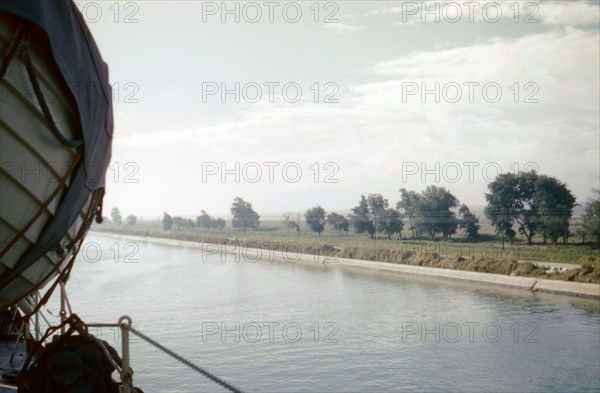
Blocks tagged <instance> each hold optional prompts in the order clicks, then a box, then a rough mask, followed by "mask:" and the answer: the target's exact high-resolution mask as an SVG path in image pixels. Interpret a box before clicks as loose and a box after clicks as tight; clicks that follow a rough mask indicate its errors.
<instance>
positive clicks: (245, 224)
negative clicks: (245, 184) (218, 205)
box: [231, 197, 260, 231]
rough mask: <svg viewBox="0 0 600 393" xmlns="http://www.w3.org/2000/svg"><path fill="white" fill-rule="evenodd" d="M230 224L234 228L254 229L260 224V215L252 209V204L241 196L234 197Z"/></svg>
mask: <svg viewBox="0 0 600 393" xmlns="http://www.w3.org/2000/svg"><path fill="white" fill-rule="evenodd" d="M231 214H232V215H233V219H232V220H231V226H232V227H234V228H242V229H243V230H244V231H245V230H246V229H248V228H249V229H256V228H258V226H259V224H260V216H259V215H258V214H257V213H256V212H255V211H254V209H252V204H251V203H249V202H246V201H244V200H243V199H242V198H239V197H238V198H235V199H234V200H233V204H232V205H231Z"/></svg>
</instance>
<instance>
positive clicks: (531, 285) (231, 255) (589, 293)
mask: <svg viewBox="0 0 600 393" xmlns="http://www.w3.org/2000/svg"><path fill="white" fill-rule="evenodd" d="M89 233H90V234H92V235H97V236H106V237H112V238H115V239H124V240H130V241H139V242H152V243H157V244H163V245H168V246H176V247H189V248H197V249H201V250H202V251H203V252H205V253H208V254H212V255H217V254H220V255H222V258H226V259H227V260H231V261H233V260H235V258H238V259H239V260H246V261H248V262H257V261H258V259H259V258H260V260H266V261H270V262H275V261H278V262H284V263H305V264H313V265H327V266H336V265H337V266H351V267H356V268H362V269H370V270H379V271H384V272H395V273H401V274H412V275H419V276H427V277H435V278H440V279H446V280H459V281H464V282H473V283H479V284H488V285H499V286H504V287H512V288H519V289H524V290H530V291H539V292H549V293H558V294H563V295H571V296H584V297H594V298H600V284H588V283H579V282H571V281H559V280H548V279H537V278H533V277H515V276H506V275H502V274H490V273H478V272H469V271H463V270H452V269H440V268H433V267H424V266H413V265H402V264H395V263H388V262H375V261H363V260H358V259H348V258H336V257H326V256H323V255H313V254H311V255H301V254H299V253H297V252H296V250H294V249H293V248H292V249H290V250H288V251H287V252H285V251H277V250H269V249H267V248H264V249H253V248H245V247H236V246H233V245H227V246H225V245H221V244H213V243H199V242H193V241H184V240H174V239H163V238H157V237H145V236H134V235H122V234H113V233H106V232H93V231H90V232H89Z"/></svg>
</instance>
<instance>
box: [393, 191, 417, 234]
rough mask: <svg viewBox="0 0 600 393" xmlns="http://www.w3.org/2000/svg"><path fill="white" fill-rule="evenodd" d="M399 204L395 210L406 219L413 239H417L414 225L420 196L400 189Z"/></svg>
mask: <svg viewBox="0 0 600 393" xmlns="http://www.w3.org/2000/svg"><path fill="white" fill-rule="evenodd" d="M400 197H401V199H400V202H398V203H397V204H396V208H397V209H398V210H399V211H400V212H401V213H402V214H403V215H404V216H405V217H406V218H408V227H409V229H410V232H411V233H412V238H413V239H418V238H419V233H418V231H417V227H416V225H415V222H416V218H417V212H418V209H419V207H418V205H419V202H420V200H421V195H419V194H417V193H416V192H414V191H408V190H406V188H401V189H400Z"/></svg>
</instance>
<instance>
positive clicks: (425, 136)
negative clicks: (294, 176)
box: [107, 28, 600, 214]
mask: <svg viewBox="0 0 600 393" xmlns="http://www.w3.org/2000/svg"><path fill="white" fill-rule="evenodd" d="M599 52H600V50H599V48H598V32H586V31H583V30H579V29H575V28H565V29H560V30H558V31H552V32H547V33H543V34H531V35H527V36H524V37H521V38H516V39H500V38H496V39H491V40H488V41H486V42H482V43H479V44H475V45H471V46H462V47H455V48H449V49H443V50H439V51H424V52H416V53H410V54H406V55H403V56H399V57H397V58H395V59H392V60H388V61H382V62H380V63H378V64H376V65H374V66H373V68H372V73H373V77H374V80H376V81H374V82H371V83H363V84H359V85H355V86H353V87H352V88H351V89H350V91H349V92H347V94H345V95H344V97H343V98H342V97H340V99H341V101H340V103H338V104H322V103H319V104H314V103H306V102H303V103H299V104H264V105H256V106H253V107H251V110H249V111H247V112H246V113H245V115H244V116H243V117H242V118H241V119H237V120H231V121H228V122H225V123H222V124H218V125H214V126H202V127H197V128H188V129H183V130H166V131H163V132H160V133H154V134H150V135H148V134H144V135H137V136H132V137H128V138H124V139H117V140H116V142H115V160H116V161H120V162H126V161H128V160H129V161H131V160H134V161H136V162H138V163H139V166H140V176H142V178H141V180H142V181H140V183H139V184H136V185H135V187H136V188H135V190H132V189H131V188H125V187H120V188H117V187H113V188H112V189H110V190H109V191H111V192H110V193H109V197H108V198H109V201H108V202H107V205H110V204H111V201H118V203H113V204H116V205H119V207H122V210H123V211H128V212H129V211H132V212H135V213H139V214H142V211H143V210H144V209H146V211H153V210H152V209H158V210H157V211H158V213H157V214H160V212H162V210H161V209H164V208H165V206H176V207H177V208H178V209H179V210H178V211H176V212H175V211H174V212H172V213H173V214H186V213H187V212H190V214H191V213H192V212H195V211H197V210H199V208H200V207H206V208H207V209H210V210H213V211H214V210H217V211H218V210H219V209H222V210H223V211H226V209H227V206H228V205H229V204H230V203H231V199H232V198H233V197H234V196H237V195H242V196H244V197H246V198H247V199H248V200H250V201H252V202H253V203H254V205H255V207H256V208H257V209H258V210H259V211H261V210H265V209H266V210H268V211H277V210H280V211H285V210H294V209H301V208H305V207H306V206H307V205H310V204H312V203H320V204H322V205H323V206H324V207H325V208H338V209H344V208H348V207H350V206H352V205H353V204H354V203H355V202H356V200H357V198H358V196H359V195H360V194H361V193H368V192H381V193H383V194H384V195H385V196H386V197H388V198H390V199H391V200H392V201H394V200H395V199H396V198H397V197H398V195H397V189H398V188H400V187H401V186H404V187H407V188H413V189H417V190H419V189H422V188H423V187H424V183H423V182H422V181H421V178H420V176H413V177H411V178H409V179H407V180H406V181H403V179H402V163H403V162H416V163H423V162H424V163H426V166H427V168H429V169H430V168H434V167H435V165H436V162H437V163H440V165H441V166H442V167H443V166H444V165H445V164H447V163H452V162H456V163H459V164H461V165H462V163H464V162H478V163H479V166H478V167H477V168H476V172H475V179H474V181H473V182H470V181H468V179H466V178H463V179H462V180H461V181H460V182H458V183H449V182H441V184H439V185H442V186H446V187H448V188H450V189H451V190H452V191H453V192H454V193H455V194H456V195H457V196H458V197H459V198H460V199H461V200H462V201H464V202H466V203H471V204H472V203H475V204H477V203H479V204H482V203H483V193H484V192H485V189H486V185H487V183H486V181H485V179H484V178H483V177H484V174H483V173H482V167H483V166H484V165H485V164H486V163H490V162H493V163H498V165H500V167H501V168H502V170H503V171H509V170H514V169H515V168H517V167H518V168H523V166H524V165H525V164H526V163H528V162H533V163H535V164H536V165H537V166H538V167H539V169H540V171H541V172H542V173H545V174H549V175H552V176H557V177H558V178H560V179H561V180H563V181H567V182H568V184H569V186H570V187H571V188H572V189H573V191H575V192H576V194H577V195H578V196H579V197H580V198H582V199H584V198H585V196H586V195H587V192H588V190H589V188H591V187H592V186H594V185H595V184H597V181H598V177H599V175H600V173H599V170H598V167H597V165H595V166H590V163H598V161H599V160H600V157H599V149H598V142H599V141H598V135H599V127H600V125H599V118H600V113H599V107H600V99H599V94H600V93H599V92H598V85H599V83H600V81H599V76H598V69H599V68H600V66H599V56H600V53H599ZM407 81H414V82H427V83H435V82H441V83H447V82H448V81H455V82H458V83H463V82H465V81H474V82H480V83H482V84H484V83H487V82H491V81H493V82H496V83H498V84H499V85H501V86H502V87H503V89H504V90H503V94H504V96H505V97H504V98H505V99H503V100H502V101H500V102H498V103H497V104H490V103H488V102H485V101H484V100H482V99H481V97H480V96H479V97H478V98H477V99H476V101H475V102H474V103H469V102H464V101H463V102H461V103H458V104H451V103H443V102H442V103H439V104H438V103H435V102H431V101H428V102H427V103H422V102H421V101H420V99H419V98H418V96H415V97H411V100H409V101H408V102H403V97H402V89H403V83H404V82H407ZM514 82H519V83H520V84H521V88H522V86H523V84H524V83H526V82H535V83H537V85H538V86H539V92H538V93H537V95H536V98H538V99H539V100H540V103H539V104H528V105H526V104H523V103H519V104H515V103H514V102H513V96H512V95H511V94H512V92H511V91H510V90H509V88H510V86H512V85H513V83H514ZM521 93H526V92H523V91H521ZM522 97H523V95H521V97H520V98H522ZM415 98H417V99H415ZM161 147H164V149H162V148H161ZM206 161H211V162H222V161H224V162H227V163H228V165H229V166H230V167H231V166H232V165H233V164H234V163H235V162H240V163H242V164H243V163H247V162H259V163H261V162H265V161H270V162H273V161H277V162H280V163H281V164H282V165H283V164H284V163H286V162H291V161H293V162H298V163H300V165H301V166H302V168H303V170H304V177H303V179H302V181H301V182H300V183H298V184H290V183H286V182H283V181H282V180H281V177H279V178H278V179H277V180H276V181H275V182H274V183H272V184H271V183H268V182H266V183H265V182H261V183H258V184H249V183H244V182H243V181H242V182H241V183H235V182H228V183H227V184H222V183H220V182H216V183H215V182H213V183H202V182H201V181H200V180H199V179H200V177H201V168H202V162H206ZM314 162H319V163H320V164H321V165H323V164H324V163H327V162H334V163H336V164H337V165H338V166H339V173H338V174H337V175H336V177H337V178H338V179H339V183H336V184H315V183H314V182H313V180H312V175H313V173H312V172H311V170H310V169H309V167H310V166H311V165H312V164H313V163H314ZM515 164H516V165H515ZM466 169H467V167H465V166H463V170H465V171H466ZM490 173H491V175H492V176H493V174H494V172H493V170H492V171H491V172H490ZM465 176H466V172H465ZM432 179H433V177H431V176H430V177H429V178H427V180H428V181H431V180H432ZM131 187H133V186H131ZM157 189H160V190H161V192H158V193H157V192H156V190H157ZM183 189H185V192H182V190H183ZM132 192H135V193H139V194H140V195H152V198H150V199H149V200H151V201H152V202H151V203H150V202H147V203H146V200H145V199H144V198H142V199H143V201H142V202H136V203H135V204H134V203H133V202H131V206H126V205H125V204H126V203H128V202H124V201H133V200H135V201H138V200H139V199H138V198H131V194H132ZM190 195H197V196H198V199H197V200H196V199H195V198H190V197H189V196H190ZM273 195H278V196H279V198H273Z"/></svg>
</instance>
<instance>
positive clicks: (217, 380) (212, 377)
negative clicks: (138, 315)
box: [128, 326, 242, 393]
mask: <svg viewBox="0 0 600 393" xmlns="http://www.w3.org/2000/svg"><path fill="white" fill-rule="evenodd" d="M128 329H129V331H130V332H131V333H133V334H135V335H136V336H138V337H139V338H141V339H142V340H144V341H146V342H147V343H148V344H150V345H153V346H154V347H156V348H158V349H160V350H161V351H163V352H164V353H166V354H167V355H169V356H171V357H172V358H174V359H175V360H178V361H180V362H181V363H183V364H185V365H186V366H188V367H189V368H191V369H192V370H194V371H197V372H198V373H200V374H202V375H204V376H205V377H206V378H208V379H210V380H211V381H213V382H215V383H217V384H219V385H221V386H223V387H224V388H226V389H228V390H230V391H232V392H234V393H241V392H242V391H241V390H239V389H238V388H236V387H235V386H232V385H230V384H229V383H227V382H225V381H223V380H222V379H220V378H219V377H217V376H215V375H213V374H211V373H210V372H208V371H206V370H204V369H202V368H201V367H198V366H196V365H195V364H194V363H192V362H190V361H189V360H186V359H184V358H183V357H181V356H179V355H178V354H176V353H175V352H173V351H171V350H170V349H168V348H165V347H164V346H162V345H161V344H159V343H157V342H156V341H154V340H152V339H151V338H150V337H148V336H146V335H144V334H142V333H141V332H138V331H137V330H135V329H134V328H132V327H131V326H129V327H128Z"/></svg>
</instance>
